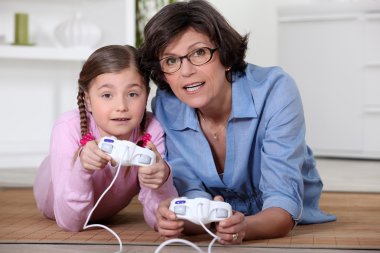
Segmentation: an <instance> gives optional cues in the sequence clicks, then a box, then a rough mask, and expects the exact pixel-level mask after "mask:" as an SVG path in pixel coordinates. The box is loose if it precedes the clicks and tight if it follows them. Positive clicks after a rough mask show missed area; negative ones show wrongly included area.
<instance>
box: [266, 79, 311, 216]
mask: <svg viewBox="0 0 380 253" xmlns="http://www.w3.org/2000/svg"><path fill="white" fill-rule="evenodd" d="M277 82H278V83H277V84H276V85H275V86H274V87H275V89H273V91H272V93H271V94H270V96H269V97H268V100H267V101H268V102H267V104H268V105H271V106H268V107H267V108H266V110H267V112H266V115H267V116H266V117H267V118H266V121H267V125H266V132H265V136H264V139H263V147H262V150H261V171H262V174H261V180H260V190H261V191H262V192H263V201H264V203H263V209H266V208H270V207H279V208H282V209H284V210H286V211H287V212H288V213H290V214H291V216H292V218H293V219H294V220H295V221H298V220H299V219H300V218H301V216H302V206H303V190H304V189H303V180H302V173H301V168H302V164H303V161H304V157H305V154H304V152H305V150H306V146H305V145H306V144H305V141H304V140H305V123H304V116H303V109H302V103H301V98H300V95H299V93H298V90H297V87H296V85H295V83H294V82H293V80H292V79H291V78H290V77H289V76H287V75H285V76H284V77H282V78H279V79H278V80H277Z"/></svg>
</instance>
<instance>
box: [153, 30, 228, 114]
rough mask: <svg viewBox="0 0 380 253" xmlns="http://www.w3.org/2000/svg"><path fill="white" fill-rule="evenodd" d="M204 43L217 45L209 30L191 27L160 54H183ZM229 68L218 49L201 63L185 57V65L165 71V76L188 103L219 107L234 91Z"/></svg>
mask: <svg viewBox="0 0 380 253" xmlns="http://www.w3.org/2000/svg"><path fill="white" fill-rule="evenodd" d="M202 47H208V48H211V49H213V48H215V45H214V44H213V43H212V42H211V41H210V39H209V38H208V36H206V35H205V34H203V33H199V32H197V31H195V30H194V29H192V28H189V29H188V30H187V31H185V32H184V33H183V34H181V35H180V36H178V37H177V38H175V39H174V40H173V41H172V42H171V43H169V45H168V46H167V47H166V48H165V50H164V51H163V54H162V55H161V56H160V58H161V59H162V58H164V57H168V56H174V57H181V56H184V55H187V54H188V53H189V52H192V51H194V50H197V49H198V48H202ZM225 72H226V68H225V67H224V66H223V65H222V63H221V62H220V60H219V52H218V50H216V51H215V52H214V54H213V57H212V59H211V60H210V61H209V62H208V63H206V64H204V65H201V66H195V65H193V64H191V63H190V62H189V61H188V59H186V58H183V59H182V64H181V68H180V69H179V70H178V71H176V72H174V73H172V74H165V78H166V81H167V83H168V84H169V85H170V88H171V89H172V91H173V92H174V94H175V95H176V97H177V98H178V99H180V100H181V101H182V102H184V103H186V104H187V105H189V106H191V107H193V108H200V109H202V108H206V107H210V108H212V107H214V108H217V107H219V106H220V102H222V101H224V99H225V97H226V96H228V94H230V89H231V85H228V81H227V79H226V77H225Z"/></svg>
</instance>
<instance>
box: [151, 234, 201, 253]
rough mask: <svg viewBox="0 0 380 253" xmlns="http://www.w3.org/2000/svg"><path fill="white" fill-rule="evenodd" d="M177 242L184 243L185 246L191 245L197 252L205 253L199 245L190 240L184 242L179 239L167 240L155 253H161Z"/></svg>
mask: <svg viewBox="0 0 380 253" xmlns="http://www.w3.org/2000/svg"><path fill="white" fill-rule="evenodd" d="M176 242H179V243H183V244H186V245H189V246H191V247H193V248H194V249H195V250H197V251H198V252H199V253H203V251H202V250H201V248H199V247H198V246H197V245H195V244H194V243H192V242H190V241H188V240H184V239H178V238H175V239H170V240H167V241H165V242H163V243H161V244H160V246H158V248H157V249H156V250H155V251H154V253H159V252H160V250H162V249H163V248H164V247H165V246H167V245H169V244H172V243H176Z"/></svg>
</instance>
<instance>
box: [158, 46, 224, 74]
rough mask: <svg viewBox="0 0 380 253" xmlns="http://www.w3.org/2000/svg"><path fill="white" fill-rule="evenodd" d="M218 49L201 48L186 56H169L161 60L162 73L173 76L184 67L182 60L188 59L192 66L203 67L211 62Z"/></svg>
mask: <svg viewBox="0 0 380 253" xmlns="http://www.w3.org/2000/svg"><path fill="white" fill-rule="evenodd" d="M217 49H218V48H214V49H211V48H208V47H201V48H197V49H195V50H193V51H191V52H190V53H188V54H187V55H184V56H168V57H164V58H162V59H160V65H161V71H162V72H164V73H166V74H172V73H174V72H176V71H178V70H179V69H180V68H181V66H182V60H183V59H184V58H186V59H187V60H188V61H189V62H190V63H191V64H193V65H195V66H201V65H203V64H206V63H208V62H209V61H211V59H212V56H213V54H214V53H215V51H216V50H217Z"/></svg>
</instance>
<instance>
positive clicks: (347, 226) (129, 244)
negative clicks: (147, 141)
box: [0, 188, 380, 253]
mask: <svg viewBox="0 0 380 253" xmlns="http://www.w3.org/2000/svg"><path fill="white" fill-rule="evenodd" d="M0 203H1V206H0V252H32V253H33V252H73V251H75V252H114V251H116V250H117V249H118V246H117V242H116V240H115V239H114V238H113V236H112V235H110V234H109V233H108V232H107V231H105V230H102V229H98V230H90V231H83V232H79V233H70V232H64V231H62V230H60V229H59V228H58V227H57V226H56V224H55V222H54V221H51V220H47V219H45V218H43V217H42V216H41V215H40V214H39V213H38V211H37V209H36V206H35V203H34V200H33V196H32V191H31V189H30V188H25V189H3V190H1V191H0ZM321 207H322V209H323V210H325V211H327V212H329V213H333V214H336V215H337V216H338V220H337V221H336V222H332V223H325V224H317V225H307V226H297V227H296V228H295V229H294V230H293V231H292V232H291V233H290V234H289V235H288V236H286V237H284V238H279V239H271V240H260V241H247V242H244V244H243V245H240V246H234V247H224V246H221V245H219V244H215V246H214V247H213V252H243V253H244V252H255V253H259V252H263V253H264V252H296V253H297V252H314V253H315V252H322V253H329V252H356V253H359V252H376V251H378V252H380V194H365V193H337V192H334V193H331V192H324V193H323V195H322V199H321ZM106 225H107V226H109V227H110V228H112V229H113V230H114V231H115V232H116V233H118V234H119V236H120V237H121V240H122V241H123V243H124V249H123V252H139V253H144V252H154V250H155V249H156V248H157V246H158V245H159V244H160V243H162V242H163V241H164V239H163V238H161V237H160V236H159V235H158V234H157V233H156V232H154V231H152V230H151V229H150V228H149V227H148V226H147V225H146V224H145V223H144V221H143V217H142V214H141V205H140V204H139V203H138V202H137V201H133V203H132V204H131V205H130V206H128V207H127V208H126V209H124V210H123V211H122V212H121V213H119V214H118V215H116V216H115V217H114V218H113V219H111V220H110V221H107V222H106ZM184 238H185V239H188V240H191V241H193V242H195V243H196V244H197V245H199V246H201V247H203V249H204V251H205V252H207V248H206V246H207V245H208V243H209V242H210V240H211V239H210V237H209V236H208V235H203V236H195V237H184ZM161 252H195V250H194V249H191V248H189V247H188V246H170V247H166V248H165V249H164V250H162V251H161Z"/></svg>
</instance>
